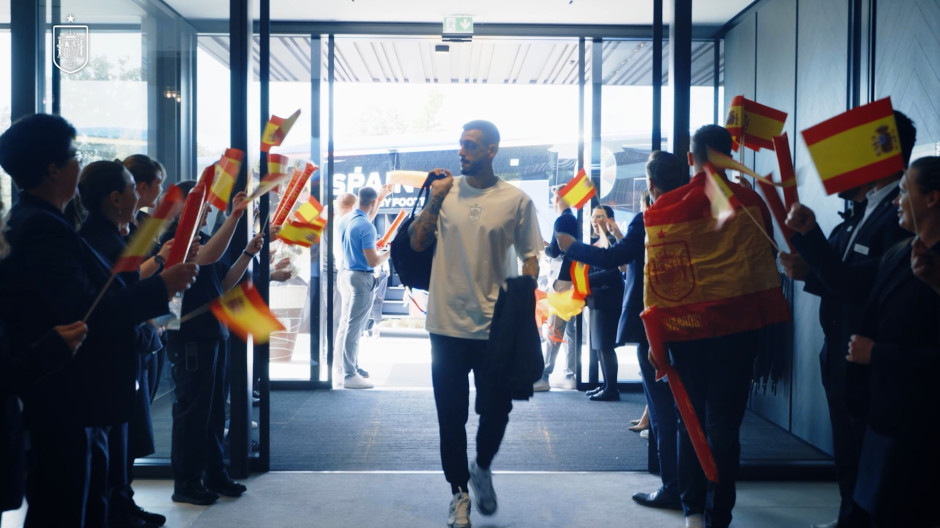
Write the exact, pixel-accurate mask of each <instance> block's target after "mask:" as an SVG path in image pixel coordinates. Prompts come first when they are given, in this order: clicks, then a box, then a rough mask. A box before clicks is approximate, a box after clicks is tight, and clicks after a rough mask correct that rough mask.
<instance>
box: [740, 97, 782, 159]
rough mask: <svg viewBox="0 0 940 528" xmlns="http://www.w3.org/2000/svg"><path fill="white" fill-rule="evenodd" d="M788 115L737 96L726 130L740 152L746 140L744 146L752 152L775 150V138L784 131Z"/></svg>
mask: <svg viewBox="0 0 940 528" xmlns="http://www.w3.org/2000/svg"><path fill="white" fill-rule="evenodd" d="M786 120H787V113H786V112H781V111H780V110H777V109H776V108H771V107H769V106H766V105H762V104H760V103H758V102H755V101H751V100H750V99H745V98H744V96H743V95H737V96H735V97H734V99H732V100H731V106H730V107H729V108H728V117H727V118H725V128H726V129H728V132H730V133H731V138H732V139H733V140H734V142H733V143H732V146H733V148H734V150H735V151H737V150H738V144H739V143H741V139H742V138H743V139H744V146H745V147H747V148H749V149H752V150H760V149H762V148H765V149H770V150H773V149H774V141H773V138H774V136H777V135H780V132H782V131H783V124H784V123H785V122H786Z"/></svg>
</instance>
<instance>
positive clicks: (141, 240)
mask: <svg viewBox="0 0 940 528" xmlns="http://www.w3.org/2000/svg"><path fill="white" fill-rule="evenodd" d="M182 208H183V191H181V190H180V188H179V187H177V186H176V185H171V186H170V188H169V189H167V191H166V194H164V195H163V199H162V200H160V205H158V206H157V209H156V210H155V211H154V212H153V215H152V216H150V217H148V218H147V219H146V220H144V221H143V222H142V223H141V224H140V227H138V228H137V231H135V232H134V236H133V237H131V239H130V241H128V243H127V246H126V247H125V248H124V251H123V252H122V253H121V256H120V257H118V259H117V262H115V263H114V268H113V269H112V270H111V272H112V273H123V272H126V271H135V270H136V269H137V268H139V267H140V263H141V262H143V261H144V260H145V259H146V258H147V255H149V254H150V248H151V247H153V243H154V242H155V241H156V240H158V239H159V238H160V235H161V234H163V230H164V229H166V226H167V225H169V223H170V222H172V221H173V219H174V218H176V215H178V214H179V212H180V210H181V209H182Z"/></svg>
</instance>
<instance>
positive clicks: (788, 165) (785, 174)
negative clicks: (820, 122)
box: [774, 132, 800, 210]
mask: <svg viewBox="0 0 940 528" xmlns="http://www.w3.org/2000/svg"><path fill="white" fill-rule="evenodd" d="M774 150H775V151H777V165H778V166H779V167H780V182H781V183H783V198H784V200H786V202H787V210H789V209H790V206H792V205H793V204H794V203H796V202H798V201H800V198H799V196H798V195H797V191H796V172H795V171H794V170H793V158H792V157H791V156H790V140H789V138H788V137H787V133H786V132H784V133H783V134H780V135H779V136H774Z"/></svg>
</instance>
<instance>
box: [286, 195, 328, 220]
mask: <svg viewBox="0 0 940 528" xmlns="http://www.w3.org/2000/svg"><path fill="white" fill-rule="evenodd" d="M321 214H323V206H322V205H320V200H317V197H316V196H311V197H310V198H309V199H308V200H307V201H306V202H304V204H303V205H301V206H300V207H298V208H297V210H296V211H294V214H293V215H291V219H292V220H297V221H302V222H313V219H314V218H316V217H318V216H320V215H321Z"/></svg>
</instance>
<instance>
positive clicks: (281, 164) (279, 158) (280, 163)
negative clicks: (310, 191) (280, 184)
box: [268, 154, 290, 174]
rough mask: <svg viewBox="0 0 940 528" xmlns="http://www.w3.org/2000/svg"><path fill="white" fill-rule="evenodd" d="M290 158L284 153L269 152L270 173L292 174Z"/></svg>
mask: <svg viewBox="0 0 940 528" xmlns="http://www.w3.org/2000/svg"><path fill="white" fill-rule="evenodd" d="M289 165H290V159H289V158H288V157H287V156H284V155H283V154H268V174H290V166H289Z"/></svg>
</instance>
